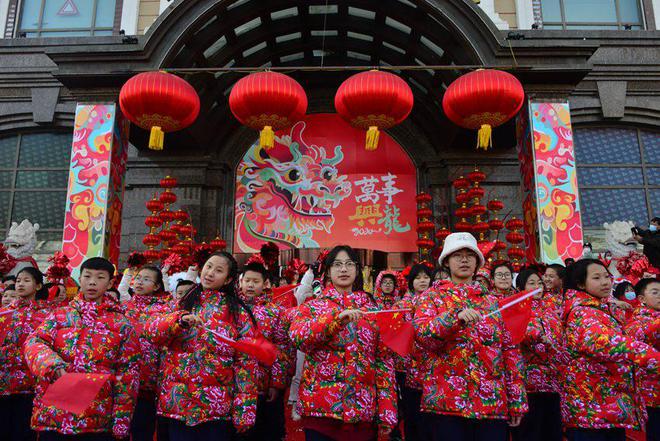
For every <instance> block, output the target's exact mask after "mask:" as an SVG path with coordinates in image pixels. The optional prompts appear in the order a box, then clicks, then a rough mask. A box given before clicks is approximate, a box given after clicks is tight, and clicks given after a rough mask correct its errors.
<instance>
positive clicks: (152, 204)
mask: <svg viewBox="0 0 660 441" xmlns="http://www.w3.org/2000/svg"><path fill="white" fill-rule="evenodd" d="M146 206H147V210H149V211H151V212H152V213H153V212H156V211H160V210H162V209H163V207H164V206H165V205H164V204H163V203H162V202H161V201H159V200H158V199H156V197H154V198H153V199H151V200H150V201H148V202H147V203H146Z"/></svg>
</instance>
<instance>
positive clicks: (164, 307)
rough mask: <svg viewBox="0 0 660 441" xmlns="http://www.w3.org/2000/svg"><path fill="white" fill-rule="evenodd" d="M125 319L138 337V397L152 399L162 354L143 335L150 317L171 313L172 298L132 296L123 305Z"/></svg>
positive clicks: (156, 385) (166, 295)
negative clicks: (126, 318) (131, 325)
mask: <svg viewBox="0 0 660 441" xmlns="http://www.w3.org/2000/svg"><path fill="white" fill-rule="evenodd" d="M124 307H125V310H126V317H128V318H129V320H130V321H131V323H132V324H133V327H134V328H135V331H136V332H137V334H138V336H139V337H140V352H141V354H142V365H141V371H140V395H141V396H145V397H153V396H154V394H155V393H156V391H157V389H158V371H159V368H160V360H161V357H162V354H163V351H162V349H161V348H159V347H157V346H156V345H154V344H153V343H151V341H150V340H149V339H147V338H146V337H145V336H144V335H143V334H144V329H145V326H146V325H147V321H148V320H149V319H151V318H152V317H155V316H157V315H161V314H164V313H167V312H172V307H173V304H172V296H170V295H169V294H166V293H160V294H157V295H150V296H141V295H137V294H136V295H134V296H133V297H132V298H131V300H129V301H128V302H127V303H126V304H125V305H124Z"/></svg>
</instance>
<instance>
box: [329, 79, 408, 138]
mask: <svg viewBox="0 0 660 441" xmlns="http://www.w3.org/2000/svg"><path fill="white" fill-rule="evenodd" d="M412 107H413V93H412V90H411V89H410V86H408V84H407V83H406V82H405V81H403V80H402V79H401V78H399V77H398V76H396V75H394V74H391V73H389V72H381V71H378V70H370V71H368V72H360V73H358V74H355V75H353V76H351V77H350V78H348V79H347V80H346V81H344V82H343V83H342V84H341V86H339V89H337V93H336V94H335V109H336V110H337V113H338V114H339V115H340V116H341V117H342V118H344V119H345V120H346V121H348V122H349V123H350V124H351V125H352V126H353V127H356V128H358V129H362V130H367V138H366V149H367V150H376V148H377V147H378V137H379V130H384V129H389V128H390V127H393V126H395V125H397V124H400V123H401V122H402V121H403V120H405V119H406V118H407V117H408V115H409V114H410V111H411V110H412Z"/></svg>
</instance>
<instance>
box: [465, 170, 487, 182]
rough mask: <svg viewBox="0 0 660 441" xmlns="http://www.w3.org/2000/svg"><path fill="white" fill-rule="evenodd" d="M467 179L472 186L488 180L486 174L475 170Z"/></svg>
mask: <svg viewBox="0 0 660 441" xmlns="http://www.w3.org/2000/svg"><path fill="white" fill-rule="evenodd" d="M467 179H468V181H470V182H471V183H472V184H478V183H480V182H483V181H485V180H486V173H484V172H482V171H481V170H478V169H475V170H473V171H471V172H470V173H468V175H467Z"/></svg>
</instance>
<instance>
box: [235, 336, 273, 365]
mask: <svg viewBox="0 0 660 441" xmlns="http://www.w3.org/2000/svg"><path fill="white" fill-rule="evenodd" d="M227 343H228V344H229V346H231V347H232V348H234V349H236V350H237V351H240V352H243V353H245V354H248V355H251V356H253V357H254V358H256V359H257V360H259V362H261V363H262V364H264V365H266V366H272V365H273V363H275V359H276V358H277V347H276V346H275V345H274V344H272V343H271V342H269V341H268V340H266V339H265V338H264V337H263V336H261V335H260V336H258V337H257V338H250V339H245V340H237V341H230V342H227Z"/></svg>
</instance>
